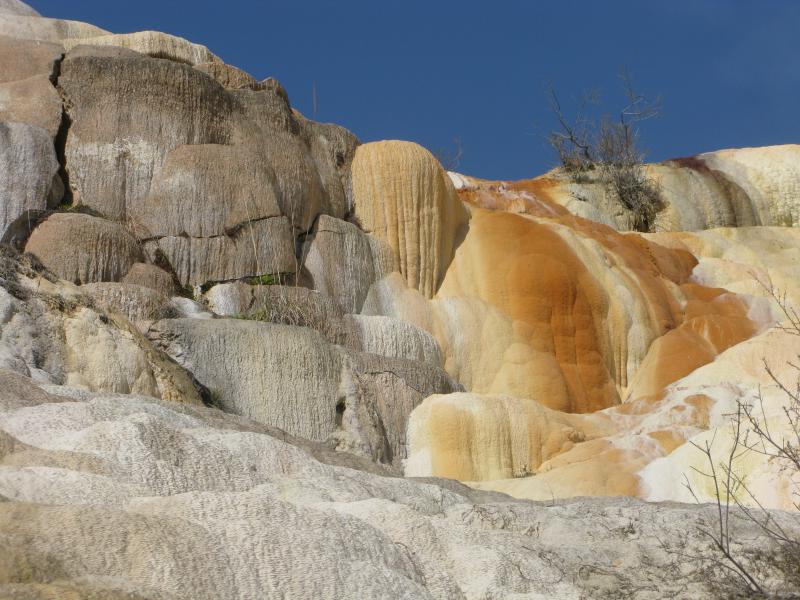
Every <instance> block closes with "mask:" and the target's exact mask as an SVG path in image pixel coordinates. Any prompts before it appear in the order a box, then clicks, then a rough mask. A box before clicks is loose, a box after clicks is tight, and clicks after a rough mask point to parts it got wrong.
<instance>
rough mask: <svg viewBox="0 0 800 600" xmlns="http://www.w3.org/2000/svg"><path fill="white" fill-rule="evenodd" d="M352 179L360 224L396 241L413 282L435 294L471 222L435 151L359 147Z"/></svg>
mask: <svg viewBox="0 0 800 600" xmlns="http://www.w3.org/2000/svg"><path fill="white" fill-rule="evenodd" d="M352 178H353V180H352V181H353V183H352V185H353V201H354V211H355V217H356V219H357V220H358V222H359V224H360V225H361V227H362V228H363V229H364V231H366V232H367V233H369V234H370V235H372V236H374V237H376V238H378V239H379V240H382V241H384V242H386V243H387V244H389V246H391V248H392V249H393V250H394V252H395V255H396V259H397V261H398V263H397V264H398V266H399V270H400V272H401V273H402V274H403V275H404V276H405V278H406V281H407V282H408V285H409V286H410V287H413V288H416V289H418V290H419V291H420V292H422V294H423V295H425V296H426V297H428V298H431V297H432V296H433V295H434V294H435V293H436V290H438V289H439V285H440V284H441V282H442V279H443V278H444V274H445V272H446V271H447V267H448V266H449V265H450V262H451V260H452V259H453V255H454V252H455V249H456V247H457V246H458V244H459V242H460V240H461V238H462V237H463V235H464V232H465V225H466V221H467V214H466V211H465V209H464V208H463V207H462V205H461V202H460V200H459V199H458V195H457V194H456V191H455V188H454V187H453V184H452V182H451V181H450V178H449V177H448V176H447V174H446V173H445V172H444V170H443V169H442V167H441V165H440V164H439V162H438V161H437V160H436V158H434V156H433V155H432V154H431V153H430V152H428V151H427V150H425V149H424V148H422V147H421V146H418V145H417V144H414V143H412V142H399V141H386V142H372V143H369V144H365V145H363V146H359V147H358V149H357V151H356V155H355V158H354V160H353V167H352Z"/></svg>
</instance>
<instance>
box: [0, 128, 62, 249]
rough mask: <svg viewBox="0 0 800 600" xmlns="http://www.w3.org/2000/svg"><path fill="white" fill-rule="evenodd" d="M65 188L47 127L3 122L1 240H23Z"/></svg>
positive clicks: (0, 141) (0, 134)
mask: <svg viewBox="0 0 800 600" xmlns="http://www.w3.org/2000/svg"><path fill="white" fill-rule="evenodd" d="M63 191H64V186H63V185H62V183H61V179H60V178H59V176H58V161H57V160H56V153H55V150H54V149H53V144H52V141H51V140H50V138H49V136H48V134H47V132H46V131H44V130H43V129H40V128H38V127H34V126H31V125H26V124H24V123H3V122H0V242H2V243H6V244H8V243H13V244H21V243H24V241H25V239H26V238H27V236H28V234H29V233H30V230H31V228H32V225H33V224H34V223H35V222H36V220H37V219H38V217H39V216H40V215H41V214H42V213H43V212H44V211H46V210H47V209H48V208H52V207H54V206H55V205H56V204H57V203H58V202H59V200H61V196H62V194H63Z"/></svg>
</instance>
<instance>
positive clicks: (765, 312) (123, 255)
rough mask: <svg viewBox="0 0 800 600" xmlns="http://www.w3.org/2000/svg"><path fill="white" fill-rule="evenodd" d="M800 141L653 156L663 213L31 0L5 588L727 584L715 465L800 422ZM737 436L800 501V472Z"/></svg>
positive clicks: (750, 462)
mask: <svg viewBox="0 0 800 600" xmlns="http://www.w3.org/2000/svg"><path fill="white" fill-rule="evenodd" d="M797 148H798V147H795V146H784V147H774V148H761V149H745V150H731V151H721V152H717V153H710V154H705V155H700V156H697V157H691V158H687V159H680V160H675V161H668V162H667V163H663V164H659V165H651V166H649V167H648V168H649V169H650V171H651V173H652V174H653V176H654V177H656V178H658V179H659V181H660V189H661V193H662V200H663V205H664V206H663V209H662V210H661V211H660V212H659V214H658V215H657V217H656V221H655V230H656V231H657V233H651V234H637V233H631V232H629V231H627V229H628V225H629V223H630V222H631V218H630V214H629V213H628V212H626V209H625V208H624V207H622V206H620V205H619V203H618V202H616V201H615V200H614V199H613V198H609V197H607V195H606V194H605V192H604V191H603V188H602V187H601V186H600V185H598V184H597V183H596V182H592V181H591V178H589V180H587V181H586V182H585V183H582V184H574V183H570V182H569V181H567V180H566V179H564V178H563V176H561V175H560V174H559V173H557V172H553V173H549V174H546V175H544V176H542V177H538V178H535V179H532V180H527V181H519V182H490V181H482V180H477V179H474V178H470V177H468V176H465V175H459V174H455V173H449V174H448V173H446V172H445V171H444V170H443V169H442V167H441V165H440V164H439V163H438V162H437V160H436V159H435V158H434V156H433V155H432V154H431V153H430V152H428V151H427V150H425V149H424V148H421V147H420V146H418V145H416V144H414V143H411V142H402V141H385V142H373V143H367V144H361V143H360V141H359V140H358V139H357V138H356V137H355V136H354V135H353V134H352V133H350V132H349V131H347V130H345V129H344V128H341V127H339V126H337V125H332V124H322V123H316V122H314V121H311V120H308V119H306V118H304V117H303V116H302V115H301V114H299V113H298V112H297V111H296V110H294V109H293V108H292V107H291V104H290V101H289V96H288V94H287V92H286V91H285V90H284V89H283V88H282V87H281V85H280V84H279V83H278V82H276V81H275V80H273V79H266V80H264V81H257V80H255V79H254V78H253V77H251V76H250V75H248V74H247V73H245V72H243V71H241V70H239V69H237V68H235V67H233V66H231V65H227V64H225V63H224V62H223V61H222V60H221V59H219V58H218V57H217V56H215V55H214V54H213V53H212V52H211V51H209V50H208V49H207V48H205V47H203V46H200V45H198V44H194V43H191V42H189V41H187V40H183V39H181V38H177V37H174V36H171V35H167V34H163V33H158V32H137V33H130V34H113V33H110V32H107V31H103V30H101V29H99V28H96V27H94V26H91V25H88V24H84V23H77V22H72V21H63V20H57V19H48V18H45V17H41V16H39V15H37V14H36V13H35V11H33V10H32V9H30V8H29V7H27V6H26V5H24V4H23V3H21V2H19V1H18V0H0V240H1V241H2V246H0V249H1V250H2V253H0V540H2V547H3V548H4V550H6V551H5V552H3V553H0V595H5V596H9V597H15V598H16V597H19V598H56V597H75V598H109V597H120V598H122V597H135V598H138V597H142V598H206V597H207V598H233V597H263V596H268V597H273V596H274V597H285V598H295V597H308V598H312V597H337V598H338V597H341V598H371V597H375V598H386V597H392V598H394V597H402V598H501V597H502V598H516V597H518V598H523V597H525V598H574V597H592V598H594V597H612V598H616V597H637V598H660V597H686V598H692V597H702V596H707V595H709V594H716V595H723V594H726V593H729V592H730V590H729V589H728V588H726V587H725V586H724V585H723V584H724V579H725V577H724V576H723V577H722V578H720V576H719V571H718V570H715V569H714V568H713V564H711V563H709V562H707V559H709V558H711V557H713V556H714V555H713V550H712V549H711V547H710V545H709V542H708V540H707V538H705V537H704V536H703V535H702V534H701V533H700V531H699V528H700V527H707V526H709V523H711V524H713V522H714V518H715V517H714V512H713V511H711V510H709V509H708V508H707V507H706V508H703V507H698V506H696V504H694V502H693V500H694V499H693V498H692V497H691V495H690V494H689V492H688V491H687V490H686V488H685V487H684V486H683V481H684V478H688V480H689V481H690V483H691V485H692V487H693V489H694V490H695V493H696V494H697V496H698V497H699V498H700V499H701V500H703V501H709V500H713V498H714V490H713V488H712V487H710V485H709V482H708V480H706V479H704V478H703V477H702V476H700V475H698V474H697V472H696V471H695V470H694V468H695V467H701V466H702V464H703V456H702V455H701V454H700V453H699V452H698V451H697V450H696V447H695V445H696V444H701V445H702V444H704V443H705V442H706V441H708V442H710V443H713V444H712V445H713V454H714V457H715V458H720V459H722V457H724V456H725V455H726V454H727V453H728V452H729V448H730V446H731V443H732V438H731V430H730V427H729V414H730V412H731V411H732V410H733V408H734V407H735V405H736V402H737V400H743V399H744V400H746V401H753V402H762V403H763V407H764V417H765V419H767V420H768V422H769V423H770V424H771V427H772V428H773V431H775V432H779V433H781V434H782V433H784V431H783V430H782V429H781V428H782V427H785V419H784V418H783V416H784V412H783V411H784V408H785V407H786V406H787V401H788V398H787V395H786V394H785V392H784V391H783V390H781V389H780V388H779V387H778V386H776V385H775V383H776V382H775V380H773V379H772V378H771V377H770V376H769V375H768V373H767V372H766V370H765V369H764V367H763V364H762V362H761V361H762V359H766V360H767V361H768V364H769V365H770V366H771V368H772V371H773V373H774V375H775V376H776V377H777V380H778V381H779V382H780V383H782V384H783V385H785V386H786V387H788V388H790V389H791V388H792V387H793V386H794V385H795V383H796V379H797V374H798V373H797V371H796V369H795V368H794V367H792V366H791V365H789V363H790V362H791V361H792V360H794V358H795V357H796V356H797V355H798V354H800V337H798V336H797V335H793V334H792V333H790V332H787V331H785V330H784V329H782V328H781V326H780V322H781V319H783V318H784V317H785V316H786V315H785V314H783V313H782V311H781V306H780V304H781V303H778V302H776V298H775V295H774V293H771V291H772V290H776V289H777V290H781V293H784V292H785V294H786V296H785V299H786V302H785V303H784V305H786V303H789V304H790V305H791V304H792V303H794V302H797V301H798V300H800V287H798V284H797V281H798V275H799V274H800V233H798V231H800V229H795V228H794V226H796V225H797V220H798V210H800V209H798V208H797V206H796V204H797V199H798V197H800V156H798V151H797ZM785 433H787V434H788V433H791V432H788V431H787V432H785ZM734 466H735V468H736V469H737V472H739V473H741V474H742V476H743V477H746V478H747V482H748V486H749V488H750V491H751V492H752V494H753V496H752V497H750V498H743V500H744V501H750V502H759V503H761V504H763V505H764V506H766V507H769V508H770V509H776V510H775V511H774V513H773V514H774V516H775V518H776V519H779V520H780V521H781V522H785V523H786V527H788V528H790V530H791V531H795V529H793V528H794V527H795V526H796V523H794V520H793V518H794V517H792V516H790V515H789V514H788V513H783V512H780V511H781V510H784V511H792V510H794V509H795V506H794V503H793V500H794V496H793V495H794V494H795V493H796V491H797V485H798V484H799V483H800V480H799V479H798V474H796V473H794V474H793V473H791V472H790V471H788V470H786V469H785V468H783V467H782V465H780V464H777V463H776V462H775V461H769V460H766V459H765V458H764V457H763V456H760V455H757V454H755V453H749V454H743V455H741V456H739V457H738V458H737V461H736V463H735V465H734ZM453 480H458V481H461V482H464V483H466V484H467V485H463V484H461V483H457V482H456V481H453ZM467 486H469V487H467ZM592 496H593V497H598V496H607V497H608V498H604V499H601V498H594V499H590V498H587V497H592ZM642 500H649V501H653V502H659V503H646V502H643V501H642ZM666 501H673V502H676V501H677V502H682V503H685V504H674V503H665V502H666ZM734 528H735V532H736V534H737V536H738V537H737V542H736V544H737V546H736V550H737V552H741V553H742V555H743V560H745V561H747V560H751V559H754V557H753V556H748V553H747V551H748V549H752V548H757V549H763V550H764V551H765V552H769V551H771V550H772V548H771V546H770V542H769V540H767V539H766V538H765V537H764V535H763V531H761V530H760V529H759V528H758V527H757V526H756V525H755V524H754V523H752V522H749V521H747V520H746V519H740V518H738V517H735V518H734ZM739 539H741V540H744V541H743V542H739V541H738V540H739ZM765 585H768V587H769V588H770V589H774V590H776V591H783V592H787V591H790V589H791V588H790V586H791V583H790V582H787V581H784V580H781V579H780V578H773V579H770V580H769V581H767V582H766V583H765Z"/></svg>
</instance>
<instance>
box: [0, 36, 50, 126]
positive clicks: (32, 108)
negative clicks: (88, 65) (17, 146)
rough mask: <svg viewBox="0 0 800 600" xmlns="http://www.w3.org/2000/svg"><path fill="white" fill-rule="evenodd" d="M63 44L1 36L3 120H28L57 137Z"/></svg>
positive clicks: (0, 113) (0, 107) (0, 114)
mask: <svg viewBox="0 0 800 600" xmlns="http://www.w3.org/2000/svg"><path fill="white" fill-rule="evenodd" d="M63 54H64V48H63V47H62V46H61V45H60V44H51V43H47V42H36V41H32V40H21V39H16V38H11V37H7V36H0V121H15V122H20V123H28V124H30V125H34V126H36V127H40V128H42V129H44V130H46V131H47V132H48V133H49V134H50V136H51V137H52V138H55V137H56V134H57V133H58V130H59V127H60V126H61V113H62V109H61V98H60V97H59V95H58V92H57V91H56V89H55V87H54V85H53V83H54V78H55V74H56V72H57V65H58V62H59V61H60V60H61V57H62V56H63Z"/></svg>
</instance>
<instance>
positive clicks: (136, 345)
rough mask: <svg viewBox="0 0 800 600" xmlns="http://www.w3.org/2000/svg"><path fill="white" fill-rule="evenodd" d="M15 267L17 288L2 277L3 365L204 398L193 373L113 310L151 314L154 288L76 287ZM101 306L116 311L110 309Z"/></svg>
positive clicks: (49, 376)
mask: <svg viewBox="0 0 800 600" xmlns="http://www.w3.org/2000/svg"><path fill="white" fill-rule="evenodd" d="M11 269H13V270H14V271H15V273H16V275H15V278H16V286H13V285H12V283H13V282H14V281H13V280H14V277H11V276H9V277H7V278H4V279H0V365H2V367H3V368H11V370H13V371H15V372H17V373H20V374H23V375H30V376H31V377H32V378H34V379H35V380H37V381H42V382H45V383H58V384H65V383H66V384H68V385H72V386H77V387H80V388H82V389H85V390H91V391H103V392H114V393H135V394H146V395H150V396H154V397H157V398H162V399H164V400H170V401H174V402H179V403H192V404H201V403H202V401H201V399H200V395H199V393H198V392H197V390H196V389H195V386H194V383H193V382H192V380H191V378H190V377H189V376H188V375H187V373H186V372H185V371H183V369H181V368H180V367H179V366H178V365H177V364H175V363H174V362H173V361H172V360H170V359H169V358H168V357H167V356H166V355H164V354H163V353H161V352H159V351H158V350H156V349H155V348H154V347H153V345H152V343H150V342H149V341H148V340H147V338H145V337H144V336H143V335H142V334H141V333H140V332H139V331H137V330H136V329H135V327H134V326H133V325H132V324H131V323H130V322H129V320H128V319H127V318H125V317H124V316H122V315H120V314H115V313H124V312H126V311H127V312H133V313H136V311H139V312H140V313H143V312H146V309H147V308H148V307H147V305H146V304H147V301H149V302H150V307H149V308H151V309H153V310H155V305H156V304H157V302H156V301H155V299H154V298H153V297H152V296H151V295H149V294H156V292H151V291H150V290H148V289H147V288H139V289H138V290H131V289H125V290H119V289H117V290H114V289H113V288H111V289H109V288H108V287H104V285H105V284H98V285H96V286H92V285H90V286H87V287H81V288H78V287H75V286H73V285H71V284H69V283H68V282H65V281H60V280H57V279H55V278H52V276H51V275H47V274H46V273H45V275H46V276H47V277H51V278H52V280H48V279H47V278H46V277H45V275H41V274H36V273H31V272H30V271H27V270H26V269H24V268H23V265H22V264H21V263H20V262H17V263H16V265H14V264H13V263H12V266H11ZM113 285H118V284H112V286H113ZM130 287H133V286H130ZM9 289H10V290H11V292H13V294H12V293H11V292H9V291H8V290H9ZM87 292H88V293H87ZM137 292H138V299H137ZM148 293H149V294H148ZM160 300H161V302H165V301H166V299H164V298H162V299H160ZM137 302H138V304H137ZM101 306H102V307H106V308H108V309H111V312H110V313H109V314H105V313H104V312H103V311H102V310H101V309H100V307H101ZM131 316H133V317H136V316H137V315H136V314H131ZM144 316H147V317H150V318H152V317H151V316H150V315H144Z"/></svg>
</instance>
